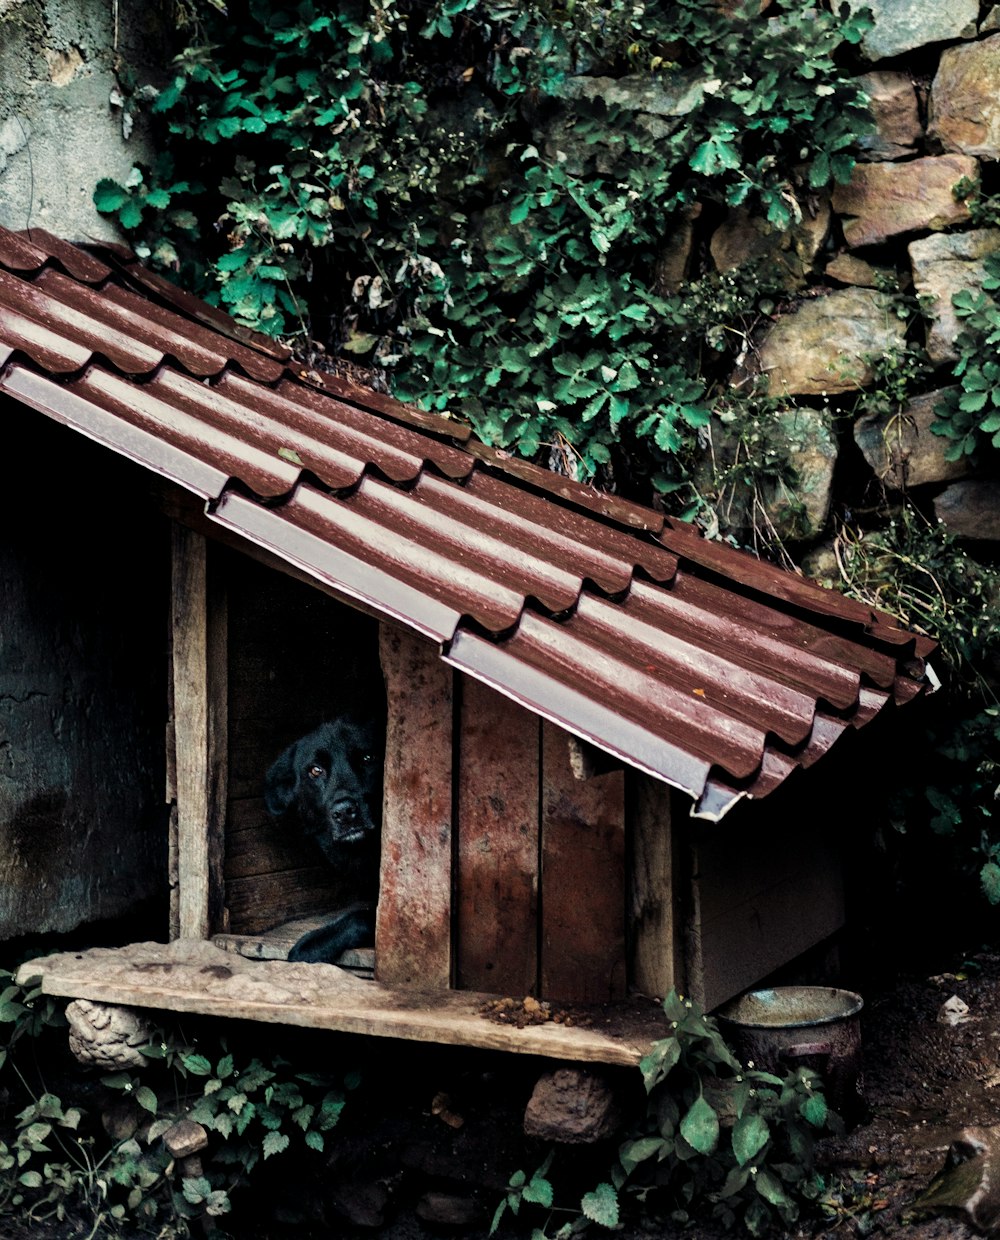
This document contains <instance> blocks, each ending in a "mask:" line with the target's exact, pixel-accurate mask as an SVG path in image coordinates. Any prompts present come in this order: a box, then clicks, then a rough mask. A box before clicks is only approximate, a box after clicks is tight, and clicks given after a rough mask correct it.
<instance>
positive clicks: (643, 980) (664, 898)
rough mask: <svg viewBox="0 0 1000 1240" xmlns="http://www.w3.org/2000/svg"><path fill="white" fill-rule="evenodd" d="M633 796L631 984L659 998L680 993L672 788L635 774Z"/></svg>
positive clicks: (679, 913)
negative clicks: (676, 992)
mask: <svg viewBox="0 0 1000 1240" xmlns="http://www.w3.org/2000/svg"><path fill="white" fill-rule="evenodd" d="M630 783H631V789H630V790H631V792H632V811H633V813H632V855H631V867H630V873H629V888H630V895H631V916H630V919H629V920H630V936H629V939H630V958H631V962H632V968H631V981H632V985H633V986H634V987H635V989H636V990H638V991H640V992H641V993H642V994H644V995H651V996H655V997H656V998H658V999H662V998H663V996H664V995H666V994H667V992H668V991H669V990H671V988H673V987H676V988H677V989H683V980H682V976H681V974H682V969H681V964H682V962H681V960H680V952H681V938H682V933H681V932H682V915H683V914H682V911H681V898H680V893H679V892H675V890H674V884H675V882H676V876H675V868H676V867H675V865H674V833H673V824H672V822H671V816H670V805H671V790H670V788H669V787H668V786H667V785H666V784H664V783H662V782H661V781H660V780H658V779H652V778H651V777H650V776H649V775H642V774H640V773H639V772H635V773H634V774H633V775H632V776H631V777H630Z"/></svg>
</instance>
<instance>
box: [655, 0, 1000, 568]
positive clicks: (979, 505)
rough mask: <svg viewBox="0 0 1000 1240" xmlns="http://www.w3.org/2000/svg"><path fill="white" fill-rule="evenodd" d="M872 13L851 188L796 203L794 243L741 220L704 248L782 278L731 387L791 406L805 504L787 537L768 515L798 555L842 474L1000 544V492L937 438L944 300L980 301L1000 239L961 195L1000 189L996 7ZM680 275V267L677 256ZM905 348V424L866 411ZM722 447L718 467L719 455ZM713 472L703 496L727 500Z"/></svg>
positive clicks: (825, 518)
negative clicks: (909, 361) (913, 374)
mask: <svg viewBox="0 0 1000 1240" xmlns="http://www.w3.org/2000/svg"><path fill="white" fill-rule="evenodd" d="M852 3H854V4H860V3H861V0H852ZM865 3H866V4H867V6H868V7H869V8H870V9H871V10H872V13H873V16H874V18H875V26H874V29H873V30H872V31H870V32H869V34H868V35H867V36H866V37H865V39H864V41H863V43H862V45H861V49H860V52H861V64H860V66H859V67H860V68H861V69H863V70H865V71H864V72H863V74H862V75H861V79H862V82H863V85H864V87H865V90H866V92H867V94H868V96H869V98H870V100H871V106H872V111H873V114H874V119H875V123H876V128H875V132H874V133H873V134H871V135H870V136H868V137H866V138H864V139H863V140H862V142H861V150H860V152H859V162H858V163H857V165H856V167H855V169H854V173H853V175H852V177H851V180H850V182H849V184H846V185H838V186H837V187H836V188H835V190H834V191H833V193H832V194H831V195H829V196H828V197H826V198H824V199H823V200H822V201H808V200H805V199H804V200H803V202H802V204H801V206H802V211H803V221H802V223H801V224H800V225H798V226H796V227H795V228H794V229H792V230H791V232H789V233H787V234H777V233H773V232H769V231H768V229H767V226H766V225H765V224H764V223H763V222H762V221H760V220H755V219H752V218H750V217H749V216H747V215H746V213H744V212H740V211H734V212H732V213H731V215H730V216H729V218H728V219H726V220H725V221H723V222H722V223H721V224H719V225H718V226H717V227H716V228H715V230H714V233H713V235H712V236H711V238H710V239H709V241H708V246H709V250H710V253H711V255H712V258H713V259H714V261H715V264H716V266H717V267H718V268H719V269H721V270H726V269H728V268H731V267H733V266H735V265H736V264H737V263H739V262H740V261H742V260H744V259H745V258H747V257H748V256H761V255H765V256H766V255H770V256H772V257H774V258H775V259H777V260H778V261H779V262H780V263H782V264H783V265H784V266H785V267H786V268H787V269H788V272H789V275H788V279H787V280H786V282H785V287H786V291H787V292H788V294H789V300H788V301H787V302H785V303H783V304H781V305H780V306H779V307H778V308H777V309H776V310H775V311H774V312H773V313H770V314H767V315H765V316H763V319H762V321H761V322H760V323H759V324H758V326H757V327H756V328H755V331H754V333H753V336H752V338H751V339H750V340H749V341H748V348H747V350H746V358H745V361H744V364H743V366H742V367H741V368H740V369H739V370H738V371H737V372H736V374H734V375H733V377H732V383H733V384H734V385H737V386H742V385H746V384H748V383H750V382H751V381H752V380H756V381H758V382H759V380H760V378H761V377H763V376H766V382H767V390H768V391H769V394H771V395H778V396H787V398H788V401H789V405H790V406H794V407H796V411H795V415H794V417H792V415H791V414H789V415H786V416H787V417H788V418H789V419H790V421H791V423H792V424H794V427H795V428H796V429H795V430H794V432H793V431H792V430H789V433H788V434H787V436H786V446H787V448H788V449H789V451H790V454H791V459H792V462H793V464H794V465H795V467H796V470H797V472H798V475H799V479H800V486H799V492H800V493H799V494H798V496H797V497H796V498H797V499H798V500H799V501H800V503H801V506H802V507H801V509H800V510H799V511H798V512H797V513H796V520H797V523H798V524H797V526H796V527H794V530H793V527H792V526H791V525H790V524H789V523H788V522H787V521H784V513H783V510H782V504H783V502H785V501H786V500H787V496H785V495H783V494H782V493H781V488H780V487H776V488H772V489H771V492H770V493H769V494H768V495H767V497H766V500H767V508H768V516H769V519H772V520H773V521H774V523H775V528H776V529H777V530H778V531H779V533H782V532H784V534H785V535H786V536H789V537H790V538H791V541H792V543H793V544H795V543H796V542H797V546H796V547H795V548H794V549H795V551H796V554H797V555H798V556H801V555H802V554H803V553H804V552H805V551H806V550H807V549H808V547H809V545H810V544H815V543H816V542H818V541H820V540H822V539H824V538H825V537H828V536H830V535H831V533H832V524H833V521H832V518H833V516H834V515H835V513H836V512H837V510H838V508H842V507H843V504H842V502H841V501H843V500H844V496H842V495H841V494H840V493H839V492H838V486H840V485H841V483H842V480H843V479H844V478H845V477H850V478H851V480H852V483H853V485H854V486H855V488H856V487H857V483H858V478H859V475H860V476H861V481H862V483H864V481H865V478H864V474H865V471H867V479H868V482H869V484H870V483H871V482H876V483H878V484H879V485H880V486H881V487H883V488H884V489H885V492H886V497H887V499H888V501H889V503H890V504H891V503H892V502H893V498H894V497H895V498H898V497H899V493H900V492H902V491H904V490H905V491H906V492H907V493H908V494H909V495H910V497H911V498H912V499H913V500H914V501H915V502H916V503H917V504H918V506H920V507H921V508H922V509H923V510H924V511H925V513H926V514H927V515H928V516H930V517H931V518H932V519H933V518H935V517H936V518H938V519H940V520H941V521H943V522H944V523H945V525H946V526H947V528H948V529H949V531H952V532H954V533H955V534H958V535H961V536H963V537H967V538H970V539H976V540H982V541H989V542H993V541H997V540H998V539H1000V484H997V483H995V482H993V481H992V480H990V479H989V478H988V477H976V476H975V475H974V471H972V470H971V469H970V467H969V465H968V464H967V463H965V462H951V461H948V460H946V459H945V448H946V447H947V446H948V444H949V442H950V441H949V440H947V439H942V438H941V437H939V436H935V435H933V434H932V433H931V432H930V425H931V423H932V422H933V421H934V406H935V404H936V403H937V400H938V397H939V392H940V390H941V389H943V388H944V387H946V386H947V385H948V383H949V382H950V381H951V373H950V364H951V363H953V362H954V360H955V358H956V349H955V338H956V336H957V334H958V331H959V327H960V324H959V320H958V319H957V317H956V315H955V312H954V310H953V308H952V303H951V299H952V295H953V294H954V293H956V292H958V291H959V290H960V289H965V288H973V289H975V288H978V287H979V286H980V285H981V281H982V275H983V261H984V259H985V258H986V256H987V255H990V254H992V253H994V252H995V251H998V250H1000V228H994V227H975V226H974V225H973V223H972V219H971V215H970V209H969V205H968V202H967V201H965V200H963V199H962V198H961V196H956V193H955V187H956V186H957V185H958V184H959V183H960V182H966V183H967V182H969V181H980V180H981V181H982V182H983V185H984V188H985V189H988V190H990V191H993V192H995V190H996V188H997V185H996V184H995V181H996V168H997V163H996V161H997V160H998V159H1000V5H998V6H996V7H994V6H993V5H991V4H986V5H982V6H981V5H980V4H979V2H978V0H949V2H948V3H947V4H942V3H940V0H865ZM672 261H673V263H674V266H675V269H677V270H682V269H683V268H684V264H685V255H684V253H683V252H682V253H680V254H677V253H675V254H674V255H673V256H672ZM894 281H895V282H898V287H899V288H900V289H901V290H902V291H903V292H904V293H908V294H910V295H911V296H914V297H916V296H918V297H919V298H920V299H921V312H920V315H919V316H918V318H917V321H916V323H914V322H913V321H912V320H910V321H908V319H907V316H905V315H904V316H903V317H899V316H898V315H897V313H896V306H897V305H898V304H899V302H898V298H893V297H892V296H891V295H890V294H887V292H886V291H885V290H886V289H889V288H891V287H892V284H893V282H894ZM912 304H913V303H912V302H911V305H912ZM907 343H909V344H911V345H914V346H918V347H920V348H922V349H925V350H926V358H925V360H926V361H929V364H930V366H929V377H928V378H927V379H926V380H925V381H924V382H923V383H922V385H921V386H922V387H924V388H925V389H926V390H924V391H920V392H919V393H918V394H914V396H913V398H912V399H911V400H910V401H909V403H908V404H906V405H905V407H903V408H902V409H901V410H899V409H893V410H890V411H888V412H879V413H874V414H867V415H865V414H864V413H863V411H859V405H858V401H857V397H858V395H859V394H860V393H862V392H863V390H864V389H865V388H866V387H870V386H871V385H872V383H873V381H874V380H875V378H876V375H877V371H878V369H879V365H880V362H879V359H880V358H884V357H885V355H886V354H887V353H889V354H892V353H893V352H895V353H897V354H898V352H899V351H900V350H901V349H903V348H904V347H905V346H906V345H907ZM715 438H716V440H718V438H719V436H718V434H717V433H716V434H715ZM713 446H714V451H715V455H716V459H717V458H718V455H719V453H720V450H721V451H723V452H724V447H725V445H724V444H723V445H720V444H719V443H718V442H716V443H715V444H714V445H713ZM859 453H860V456H859ZM862 458H863V462H864V464H863V465H862V464H861V459H862ZM845 460H846V462H847V464H846V465H845ZM708 475H709V471H706V474H705V477H703V478H702V481H703V483H705V485H706V487H707V490H708V492H709V494H708V497H709V498H710V499H714V500H718V498H719V496H718V495H717V494H716V495H712V494H711V482H710V477H709V476H708ZM869 489H870V490H871V489H872V488H871V487H869ZM876 489H877V488H876ZM786 506H787V505H786ZM737 524H738V523H737ZM735 532H737V534H739V533H741V531H739V530H737V531H735ZM745 533H746V531H745V529H744V530H743V531H742V534H743V536H744V537H745Z"/></svg>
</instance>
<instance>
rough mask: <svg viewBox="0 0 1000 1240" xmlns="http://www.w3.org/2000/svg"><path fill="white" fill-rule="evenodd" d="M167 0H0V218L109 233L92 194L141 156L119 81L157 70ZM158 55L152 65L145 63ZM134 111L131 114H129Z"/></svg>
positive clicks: (137, 127)
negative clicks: (161, 0)
mask: <svg viewBox="0 0 1000 1240" xmlns="http://www.w3.org/2000/svg"><path fill="white" fill-rule="evenodd" d="M168 10H169V5H167V4H162V5H160V4H157V3H152V4H141V3H139V2H138V0H0V224H3V225H4V226H5V227H7V228H18V229H20V228H28V227H31V226H37V227H41V228H46V229H48V230H49V231H50V232H53V233H57V234H59V235H60V236H63V237H66V238H68V239H70V240H73V241H85V240H87V239H88V238H102V239H105V238H110V239H114V240H117V239H119V238H118V237H117V234H116V232H115V229H114V227H113V226H112V224H111V223H110V222H109V220H108V219H107V218H106V217H104V216H101V215H98V213H97V211H96V210H95V209H94V204H93V201H92V195H93V192H94V185H95V183H96V182H97V180H98V179H99V178H100V177H102V176H108V177H113V178H116V179H118V180H121V181H124V180H125V178H126V177H127V176H128V174H129V172H130V171H131V169H132V166H133V164H134V163H136V162H137V161H140V160H148V159H149V154H150V152H149V149H148V144H147V142H146V140H145V136H144V135H145V130H144V126H143V124H142V120H141V117H138V118H137V114H135V113H133V110H132V105H131V101H130V100H129V99H128V97H127V96H128V89H127V85H126V83H128V82H130V81H131V80H132V76H133V75H134V74H136V73H137V72H138V73H140V74H141V80H142V81H143V82H146V81H148V80H150V73H151V72H152V74H153V77H154V79H158V78H159V77H160V76H161V75H162V73H163V71H164V65H163V64H162V60H163V59H165V57H163V56H161V55H160V49H162V48H163V47H164V46H165V37H164V31H163V25H164V22H165V20H166V15H167V12H168ZM157 60H160V61H161V64H160V66H159V69H158V70H155V71H153V70H150V71H146V70H145V69H144V68H143V66H144V65H147V64H149V63H150V62H153V63H155V62H156V61H157ZM136 119H138V123H135V122H136Z"/></svg>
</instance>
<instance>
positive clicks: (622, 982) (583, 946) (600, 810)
mask: <svg viewBox="0 0 1000 1240" xmlns="http://www.w3.org/2000/svg"><path fill="white" fill-rule="evenodd" d="M541 832H542V848H541V854H542V860H541V876H542V877H541V881H542V925H541V992H542V994H543V995H544V996H545V997H546V998H553V999H564V1000H569V1001H575V1002H581V1003H592V1002H603V1001H605V1000H608V999H618V998H622V997H623V996H624V994H625V991H626V985H627V978H626V968H625V777H624V772H623V771H615V772H612V773H610V774H607V775H598V776H595V777H594V778H591V779H587V780H579V779H576V778H575V776H574V775H573V771H572V768H571V765H570V744H569V735H568V734H567V733H566V732H564V731H563V730H562V729H561V728H557V727H556V726H555V725H553V724H550V723H548V722H545V723H543V725H542V821H541Z"/></svg>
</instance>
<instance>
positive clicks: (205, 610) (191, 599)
mask: <svg viewBox="0 0 1000 1240" xmlns="http://www.w3.org/2000/svg"><path fill="white" fill-rule="evenodd" d="M171 548H172V566H173V567H172V590H171V625H170V629H171V641H170V653H171V660H170V663H171V681H172V687H173V726H172V729H171V731H172V734H173V740H174V761H173V763H172V764H169V763H168V765H172V767H173V770H174V772H175V773H174V784H175V792H176V798H177V800H176V806H177V810H176V848H175V849H173V850H172V851H173V852H174V855H175V856H176V859H177V900H176V909H177V925H176V932H177V935H178V936H179V937H180V938H195V939H204V938H208V937H209V935H211V934H212V933H213V932H214V931H217V930H224V929H226V926H225V924H224V922H225V916H224V910H223V905H222V899H223V896H222V892H223V885H222V858H223V846H224V845H223V840H224V814H225V804H226V777H227V776H226V766H227V763H226V747H227V737H226V733H227V688H226V682H227V676H226V604H225V595H224V592H223V591H222V590H221V589H219V588H216V587H215V583H212V585H211V586H210V584H209V574H208V560H209V556H208V548H207V545H206V542H205V539H204V538H203V537H202V536H201V535H200V534H195V533H193V532H192V531H191V530H188V529H186V528H185V527H183V526H180V525H174V526H173V529H172V541H171Z"/></svg>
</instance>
